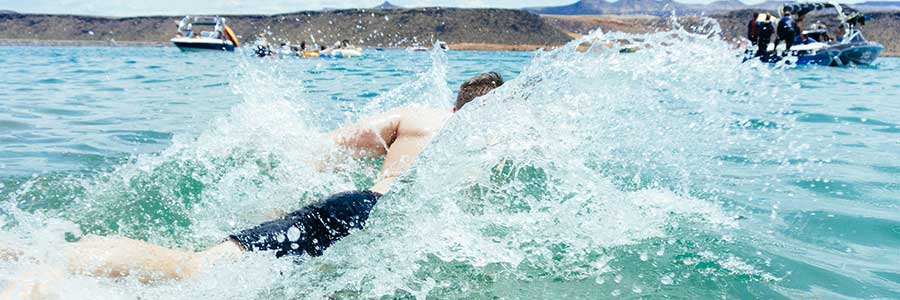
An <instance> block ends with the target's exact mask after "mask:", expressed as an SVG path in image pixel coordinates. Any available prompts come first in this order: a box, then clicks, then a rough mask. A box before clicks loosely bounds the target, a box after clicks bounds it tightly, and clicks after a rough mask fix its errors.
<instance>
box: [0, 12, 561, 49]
mask: <svg viewBox="0 0 900 300" xmlns="http://www.w3.org/2000/svg"><path fill="white" fill-rule="evenodd" d="M225 17H226V19H227V23H228V24H229V26H231V27H232V28H233V29H234V30H235V32H236V33H237V35H238V36H239V39H240V40H241V41H242V42H247V41H251V40H253V39H255V38H256V36H257V34H259V33H261V32H266V33H267V34H269V35H270V36H271V37H274V38H279V39H283V40H287V41H292V42H295V43H297V42H299V41H301V40H306V41H311V40H313V39H315V40H317V41H318V42H319V43H321V44H331V43H334V42H335V41H340V40H343V39H348V40H350V41H352V42H354V43H356V44H360V45H363V46H374V47H393V46H396V47H404V46H407V45H409V44H412V43H413V42H414V41H420V42H425V43H427V42H430V41H432V40H435V39H440V40H442V41H446V42H448V43H450V44H451V45H452V44H457V43H488V44H508V45H512V44H531V45H559V44H563V43H565V42H567V41H568V40H569V36H567V35H566V34H565V33H563V32H562V31H560V30H559V29H558V28H556V27H553V26H550V25H549V24H547V23H546V22H544V20H543V19H542V18H541V17H540V16H538V15H534V14H531V13H528V12H526V11H523V10H510V9H458V8H416V9H352V10H334V11H310V12H298V13H290V14H280V15H272V16H262V15H243V16H225ZM179 20H181V17H168V16H153V17H132V18H106V17H93V16H73V15H35V14H19V15H0V39H6V40H10V39H15V40H74V41H87V42H90V41H94V42H108V41H110V40H115V41H117V42H148V43H152V42H157V43H167V42H168V40H169V38H171V37H172V36H173V35H174V33H175V27H176V26H175V22H176V21H179Z"/></svg>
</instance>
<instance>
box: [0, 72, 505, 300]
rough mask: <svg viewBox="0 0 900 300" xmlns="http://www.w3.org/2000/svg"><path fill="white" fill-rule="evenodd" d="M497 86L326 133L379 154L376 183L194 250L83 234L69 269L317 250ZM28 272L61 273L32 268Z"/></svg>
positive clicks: (24, 291) (481, 81) (193, 266)
mask: <svg viewBox="0 0 900 300" xmlns="http://www.w3.org/2000/svg"><path fill="white" fill-rule="evenodd" d="M502 84H503V78H502V77H501V76H500V74H497V73H496V72H489V73H484V74H481V75H478V76H475V77H473V78H471V79H469V80H467V81H466V82H464V83H463V84H462V85H461V86H460V88H459V94H458V96H457V98H456V103H455V105H454V106H453V108H452V110H451V111H446V110H437V109H431V108H423V107H415V108H410V107H406V108H399V109H394V110H391V111H388V112H386V113H383V114H380V115H376V116H372V117H368V118H364V119H362V120H360V121H358V122H357V123H355V124H351V125H347V126H344V127H341V128H339V129H337V130H335V131H334V132H332V133H331V134H330V135H329V137H330V138H331V139H332V140H333V141H334V143H335V144H337V145H338V146H341V147H343V148H346V149H348V150H350V153H351V154H352V155H353V156H354V157H381V156H383V157H384V164H383V165H382V167H381V170H380V171H379V173H378V176H377V179H376V181H375V184H374V185H373V186H372V188H371V189H369V190H367V191H351V192H343V193H338V194H335V195H332V196H330V197H328V198H325V199H323V200H322V201H320V202H318V203H316V204H313V205H309V206H306V207H304V208H301V209H299V210H297V211H294V212H292V213H290V214H288V215H286V216H284V217H282V218H280V219H277V220H273V221H269V222H266V223H263V224H260V225H258V226H256V227H253V228H249V229H246V230H243V231H240V232H237V233H235V234H233V235H231V236H229V237H228V238H227V239H226V240H225V241H224V242H223V243H221V244H219V245H217V246H214V247H212V248H209V249H206V250H203V251H200V252H193V251H184V250H179V249H169V248H165V247H161V246H158V245H154V244H150V243H147V242H144V241H138V240H132V239H127V238H109V237H97V236H91V237H86V238H83V239H82V240H81V241H78V242H74V243H68V244H65V245H64V246H63V247H62V248H63V251H64V254H65V256H66V259H67V261H68V264H67V266H68V271H69V272H72V273H77V274H86V275H93V276H101V277H125V276H134V277H136V278H137V279H138V280H140V281H142V282H145V283H147V282H152V281H160V280H179V279H186V278H190V277H192V276H194V275H196V274H197V273H199V272H201V271H202V270H203V269H204V268H205V267H207V266H209V265H211V264H214V263H216V262H218V261H221V260H222V259H224V258H227V257H236V256H237V255H238V254H240V253H241V252H243V251H270V252H272V253H273V254H274V255H275V256H277V257H282V256H301V255H304V254H305V255H309V256H319V255H322V254H323V252H324V251H325V250H326V249H327V248H328V247H329V246H331V245H332V244H334V243H335V242H337V241H338V240H340V239H341V238H343V237H345V236H347V235H348V234H350V232H351V231H352V230H353V229H362V228H363V226H364V224H365V221H366V219H367V218H368V216H369V212H371V210H372V208H373V207H374V206H375V204H376V203H377V201H378V198H379V197H381V196H382V195H383V194H385V193H387V192H388V191H389V189H390V186H391V183H393V182H394V180H396V179H397V177H398V176H400V175H401V174H403V173H404V172H406V170H408V169H409V168H410V167H412V165H413V164H414V163H415V161H416V158H417V157H418V155H419V154H420V153H421V152H422V150H424V148H425V147H426V146H427V145H428V144H429V143H430V142H431V139H432V138H433V137H434V135H435V134H436V133H437V132H438V131H440V130H441V128H443V127H444V125H445V124H446V122H447V120H448V119H449V118H450V116H451V115H452V113H455V112H457V111H458V110H459V109H461V108H462V107H463V106H464V105H466V104H467V103H469V102H471V101H472V100H474V99H475V98H477V97H480V96H483V95H485V94H487V93H489V92H490V91H491V90H493V89H495V88H497V87H499V86H501V85H502ZM4 253H6V254H4ZM4 256H6V257H7V259H15V256H17V255H16V254H15V253H14V252H10V251H6V252H4V250H3V249H0V259H2V258H3V257H4ZM33 276H57V277H58V276H61V275H60V274H39V273H36V274H33ZM45 285H46V284H45ZM43 288H45V287H42V286H41V280H30V281H21V282H13V283H12V284H11V285H10V286H9V287H8V288H7V289H6V291H4V292H3V293H2V294H0V299H21V298H25V297H24V296H26V295H32V294H35V293H40V292H41V290H42V289H43Z"/></svg>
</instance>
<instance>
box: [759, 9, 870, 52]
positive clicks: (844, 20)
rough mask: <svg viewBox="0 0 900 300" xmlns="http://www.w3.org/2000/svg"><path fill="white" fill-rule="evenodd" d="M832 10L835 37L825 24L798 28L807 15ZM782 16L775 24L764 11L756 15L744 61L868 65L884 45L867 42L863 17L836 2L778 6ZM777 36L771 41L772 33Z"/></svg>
mask: <svg viewBox="0 0 900 300" xmlns="http://www.w3.org/2000/svg"><path fill="white" fill-rule="evenodd" d="M826 9H834V10H835V11H836V15H837V19H838V21H839V23H840V24H839V26H840V27H839V28H838V31H837V35H836V36H837V38H836V39H832V38H831V36H829V34H828V30H827V27H826V26H825V25H823V24H822V23H820V22H816V23H814V24H812V25H811V26H809V29H808V30H804V31H801V30H800V28H802V26H803V25H802V24H803V21H804V19H805V17H806V15H807V14H809V13H811V12H813V11H818V10H826ZM779 14H780V15H781V17H780V19H779V20H778V22H777V24H776V22H775V19H776V18H775V17H774V16H772V15H769V14H767V13H761V14H758V15H756V16H755V19H754V20H751V21H750V24H749V25H748V38H749V39H750V41H751V44H752V45H753V46H751V47H748V49H747V52H746V56H745V59H744V60H745V61H747V60H752V59H755V58H759V59H760V60H762V61H764V62H779V61H785V62H786V63H789V64H795V65H822V66H846V65H870V64H872V63H874V62H875V60H876V59H877V58H878V56H879V55H881V52H882V50H884V46H882V45H881V44H879V43H877V42H872V41H868V40H866V39H865V37H864V36H863V34H862V31H861V30H860V27H861V26H863V25H865V21H866V16H865V15H864V14H863V13H861V12H859V11H857V10H855V9H853V8H851V7H849V6H847V5H846V4H841V3H838V2H835V1H825V2H803V3H794V4H786V5H784V6H783V7H781V8H780V9H779ZM773 33H774V34H775V36H776V39H775V41H774V42H773V43H770V41H771V36H772V34H773Z"/></svg>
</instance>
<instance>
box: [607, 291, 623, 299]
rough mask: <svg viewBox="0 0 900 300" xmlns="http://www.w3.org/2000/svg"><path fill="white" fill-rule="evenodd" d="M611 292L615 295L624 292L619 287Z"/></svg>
mask: <svg viewBox="0 0 900 300" xmlns="http://www.w3.org/2000/svg"><path fill="white" fill-rule="evenodd" d="M609 294H610V295H611V296H613V297H618V296H619V295H621V294H622V291H620V290H619V289H615V290H613V291H612V293H609Z"/></svg>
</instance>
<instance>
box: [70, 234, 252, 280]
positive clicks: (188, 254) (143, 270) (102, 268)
mask: <svg viewBox="0 0 900 300" xmlns="http://www.w3.org/2000/svg"><path fill="white" fill-rule="evenodd" d="M64 251H65V255H66V260H67V261H68V271H69V272H71V273H76V274H86V275H91V276H100V277H110V278H119V277H126V276H134V277H136V278H137V279H138V280H140V281H141V282H144V283H149V282H153V281H165V280H181V279H186V278H190V277H192V276H194V275H196V274H197V273H199V272H200V271H201V270H202V268H203V267H205V266H208V265H210V264H213V263H215V262H216V261H219V260H221V259H222V258H224V257H228V256H231V257H234V256H236V254H239V253H240V252H241V248H240V246H238V245H237V244H236V243H234V242H230V241H229V242H225V243H222V244H220V245H218V246H216V247H213V248H210V249H207V250H205V251H202V252H192V251H184V250H179V249H169V248H165V247H161V246H157V245H154V244H150V243H147V242H144V241H138V240H132V239H126V238H109V237H97V236H92V237H88V238H85V239H82V240H81V241H79V242H76V243H69V244H66V245H65V247H64Z"/></svg>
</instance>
